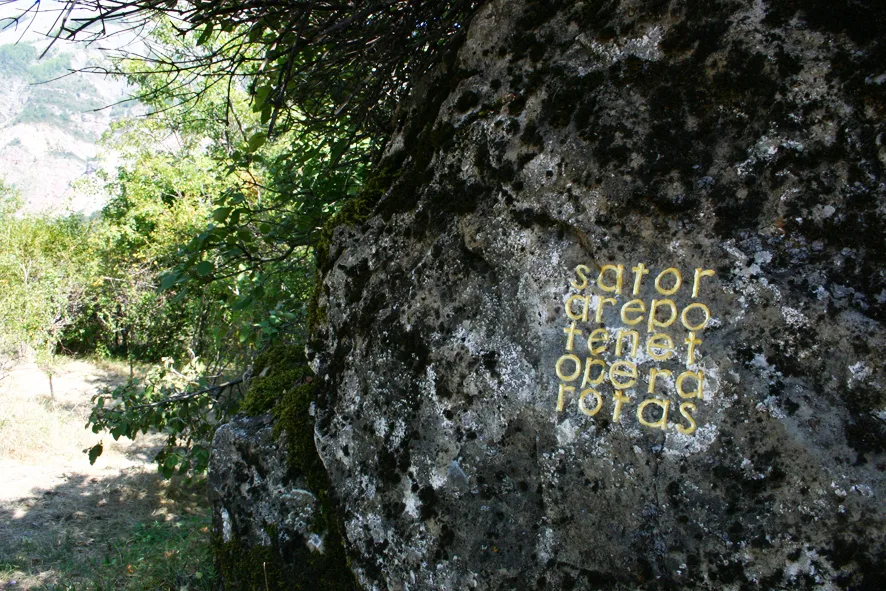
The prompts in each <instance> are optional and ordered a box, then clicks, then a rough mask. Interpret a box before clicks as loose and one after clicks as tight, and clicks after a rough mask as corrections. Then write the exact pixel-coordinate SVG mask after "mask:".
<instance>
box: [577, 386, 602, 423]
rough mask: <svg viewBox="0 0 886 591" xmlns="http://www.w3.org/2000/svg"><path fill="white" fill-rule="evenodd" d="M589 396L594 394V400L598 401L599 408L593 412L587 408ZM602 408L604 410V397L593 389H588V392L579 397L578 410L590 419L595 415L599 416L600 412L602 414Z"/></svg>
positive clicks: (583, 392)
mask: <svg viewBox="0 0 886 591" xmlns="http://www.w3.org/2000/svg"><path fill="white" fill-rule="evenodd" d="M588 394H593V395H594V398H596V399H597V406H595V407H594V408H593V410H590V409H588V407H587V406H585V396H587V395H588ZM601 408H603V397H602V396H600V393H599V392H597V391H596V390H594V389H592V388H588V389H587V390H582V391H581V396H579V397H578V410H580V411H581V412H583V413H585V414H586V415H588V416H589V417H592V416H594V415H595V414H597V413H598V412H600V409H601Z"/></svg>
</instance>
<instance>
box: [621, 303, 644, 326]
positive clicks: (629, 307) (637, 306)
mask: <svg viewBox="0 0 886 591" xmlns="http://www.w3.org/2000/svg"><path fill="white" fill-rule="evenodd" d="M636 312H639V313H640V315H639V316H637V317H635V318H628V313H636ZM645 313H646V304H644V303H643V300H631V301H630V302H628V303H626V304H625V305H624V306H622V307H621V321H622V322H624V323H625V324H627V325H628V326H634V325H635V324H639V323H640V322H643V314H645Z"/></svg>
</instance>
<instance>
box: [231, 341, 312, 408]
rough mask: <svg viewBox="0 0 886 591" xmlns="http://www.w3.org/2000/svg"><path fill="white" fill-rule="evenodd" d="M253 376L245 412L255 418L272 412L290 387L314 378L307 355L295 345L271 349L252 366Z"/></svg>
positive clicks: (246, 399) (245, 401) (244, 402)
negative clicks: (307, 361) (308, 364)
mask: <svg viewBox="0 0 886 591" xmlns="http://www.w3.org/2000/svg"><path fill="white" fill-rule="evenodd" d="M253 375H254V376H255V377H253V379H252V382H251V383H250V384H249V391H248V392H247V393H246V398H245V399H244V400H243V406H242V411H243V412H244V413H246V414H247V415H250V416H256V415H260V414H264V413H266V412H269V411H271V410H272V409H273V408H274V406H275V405H276V403H277V400H278V399H279V398H281V397H282V396H284V394H285V393H286V391H288V390H289V389H290V388H292V387H294V386H296V385H298V384H302V383H304V381H305V379H307V378H310V376H313V373H312V372H311V369H310V368H309V367H308V366H307V364H306V363H305V355H304V352H303V351H301V350H299V348H298V347H296V346H293V345H278V346H276V347H271V348H270V349H268V350H267V351H265V352H264V353H262V354H261V355H259V356H258V357H257V358H256V360H255V362H254V363H253Z"/></svg>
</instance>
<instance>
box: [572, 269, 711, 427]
mask: <svg viewBox="0 0 886 591" xmlns="http://www.w3.org/2000/svg"><path fill="white" fill-rule="evenodd" d="M599 269H600V270H599V273H596V278H594V274H592V272H591V268H590V267H588V266H587V265H578V266H577V267H575V269H574V272H575V277H574V278H573V279H571V280H570V281H569V285H570V286H571V287H572V288H573V290H575V291H577V292H578V293H574V294H572V295H570V296H569V298H567V300H566V306H565V314H566V318H567V325H566V327H565V328H564V329H563V333H564V334H565V337H566V338H565V343H564V344H565V352H564V354H563V355H561V356H560V357H559V358H558V359H557V363H556V366H555V368H554V369H555V371H556V373H557V378H558V379H559V380H560V385H559V391H558V393H557V412H563V410H564V409H565V407H566V405H567V404H568V403H569V401H570V400H574V399H575V393H576V391H578V409H579V411H581V412H582V413H584V414H585V415H587V416H591V417H592V416H595V415H597V413H599V412H600V411H601V410H602V408H603V394H602V393H601V390H602V389H603V386H607V385H611V386H612V421H613V422H616V423H617V422H619V421H620V419H621V416H622V413H623V411H624V410H625V408H626V407H627V406H628V405H631V404H632V403H633V401H632V399H631V393H632V392H633V390H632V389H633V388H634V387H635V386H636V385H637V382H638V380H639V379H640V373H639V371H638V369H637V363H636V361H635V360H637V358H638V356H641V355H642V354H643V353H645V355H646V356H647V357H648V359H651V360H653V361H655V362H667V363H669V364H670V365H671V367H672V368H673V367H674V366H675V365H676V364H677V363H678V362H680V361H681V360H682V361H683V362H685V365H686V367H685V370H681V369H676V370H675V369H665V368H663V367H652V368H650V369H649V372H648V374H647V379H646V383H647V388H646V394H647V395H648V396H647V397H646V398H645V399H644V400H642V401H641V402H640V403H639V404H637V406H636V409H635V412H636V416H637V420H638V421H639V422H640V424H641V425H643V426H644V427H648V428H651V429H661V430H663V431H667V430H668V429H669V428H673V427H676V429H677V430H678V431H679V432H680V433H683V434H686V435H690V434H692V433H695V431H696V428H697V426H698V424H697V422H696V420H695V413H696V411H697V410H698V407H697V406H696V401H699V400H704V372H703V371H702V370H700V369H698V368H697V365H696V359H697V357H698V356H699V352H700V349H699V347H700V346H701V345H702V343H703V341H702V339H701V335H702V331H704V329H705V327H706V326H707V325H708V323H709V322H710V320H711V310H710V308H709V307H708V305H707V304H705V303H704V302H703V301H701V294H702V293H703V292H704V291H705V285H706V282H707V281H708V278H710V277H713V276H714V275H715V273H714V271H713V270H712V269H703V268H697V269H695V270H694V272H693V274H692V276H691V280H690V278H689V276H687V277H686V278H685V279H684V276H683V274H682V273H681V272H680V270H679V269H677V268H675V267H669V268H667V269H664V270H663V271H661V272H660V273H658V274H653V273H651V270H650V269H648V268H646V266H645V265H644V264H643V263H639V264H638V265H636V266H634V267H630V268H628V267H625V265H601V266H600V267H599ZM681 290H682V291H681ZM641 293H646V294H650V296H651V297H646V298H643V297H638V296H640V295H641ZM675 295H678V296H681V297H679V298H678V299H679V300H680V301H681V302H688V303H686V304H685V305H683V306H682V307H681V306H679V305H678V304H677V303H676V302H675V301H674V299H672V297H673V296H675ZM604 315H605V318H606V319H605V320H604ZM612 318H615V319H616V320H615V324H616V326H611V325H610V326H607V322H608V323H610V324H611V323H612V320H611V319H612ZM619 320H620V324H619V323H618V321H619ZM674 331H680V335H679V336H678V337H677V338H676V340H675V338H674V334H673V333H674ZM641 332H642V333H643V334H642V336H641ZM582 340H584V342H585V344H586V352H584V351H582V347H581V341H582ZM641 341H642V342H643V344H642V350H641ZM681 358H682V359H681ZM675 374H677V375H676V376H675ZM666 382H667V383H670V382H673V387H674V389H675V393H676V394H677V396H679V400H680V404H679V406H678V407H677V409H676V410H678V411H679V417H672V415H674V414H675V413H673V412H672V409H671V400H670V399H669V398H667V397H666V396H665V394H666V392H664V390H665V389H666V385H667V384H666ZM589 399H591V400H593V403H592V404H589ZM649 407H657V408H658V409H659V411H660V414H659V416H658V417H657V418H651V417H650V416H649V414H650V413H651V412H652V411H651V410H648V409H649ZM672 418H677V420H676V421H675V422H674V423H671V422H670V420H671V419H672Z"/></svg>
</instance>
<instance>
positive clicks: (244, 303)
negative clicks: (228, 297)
mask: <svg viewBox="0 0 886 591" xmlns="http://www.w3.org/2000/svg"><path fill="white" fill-rule="evenodd" d="M254 300H255V298H254V297H252V296H251V295H249V296H246V297H245V298H240V299H239V300H237V301H236V302H235V303H234V305H233V306H231V308H232V309H234V310H243V309H245V308H248V307H249V306H251V305H252V302H253V301H254Z"/></svg>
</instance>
